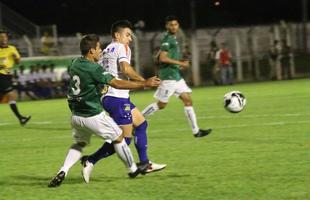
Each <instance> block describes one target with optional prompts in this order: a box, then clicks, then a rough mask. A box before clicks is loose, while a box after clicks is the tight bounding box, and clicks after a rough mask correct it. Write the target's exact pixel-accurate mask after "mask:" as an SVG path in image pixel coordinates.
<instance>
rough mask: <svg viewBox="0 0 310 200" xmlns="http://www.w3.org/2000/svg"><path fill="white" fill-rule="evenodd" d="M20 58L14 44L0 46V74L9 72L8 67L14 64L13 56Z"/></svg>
mask: <svg viewBox="0 0 310 200" xmlns="http://www.w3.org/2000/svg"><path fill="white" fill-rule="evenodd" d="M13 55H15V56H16V58H17V59H20V55H19V53H18V51H17V50H16V48H15V47H14V46H11V45H8V47H5V48H1V47H0V74H9V73H10V69H11V68H12V67H13V66H14V64H15V58H14V56H13Z"/></svg>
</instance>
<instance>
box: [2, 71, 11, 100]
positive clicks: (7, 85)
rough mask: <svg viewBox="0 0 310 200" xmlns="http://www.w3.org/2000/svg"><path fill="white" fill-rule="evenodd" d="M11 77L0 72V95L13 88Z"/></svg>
mask: <svg viewBox="0 0 310 200" xmlns="http://www.w3.org/2000/svg"><path fill="white" fill-rule="evenodd" d="M12 78H13V76H12V75H5V74H0V95H4V94H6V93H8V92H11V91H12V90H13V89H14V88H13V82H12Z"/></svg>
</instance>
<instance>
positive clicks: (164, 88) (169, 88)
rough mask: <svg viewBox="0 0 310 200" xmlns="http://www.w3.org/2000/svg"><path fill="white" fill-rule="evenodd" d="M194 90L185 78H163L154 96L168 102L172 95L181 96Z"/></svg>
mask: <svg viewBox="0 0 310 200" xmlns="http://www.w3.org/2000/svg"><path fill="white" fill-rule="evenodd" d="M191 92H192V90H191V89H190V88H189V87H188V85H187V84H186V82H185V81H184V79H181V80H179V81H176V80H163V81H161V83H160V85H159V87H158V88H157V90H156V92H155V94H154V97H155V98H156V99H157V100H159V101H161V102H163V103H168V101H169V98H170V96H171V95H173V94H174V95H175V96H176V97H179V96H180V95H181V94H182V93H191Z"/></svg>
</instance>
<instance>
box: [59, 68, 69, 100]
mask: <svg viewBox="0 0 310 200" xmlns="http://www.w3.org/2000/svg"><path fill="white" fill-rule="evenodd" d="M69 79H70V75H69V67H67V70H66V71H64V72H62V74H61V82H62V84H61V88H62V93H63V96H66V95H67V91H68V86H69Z"/></svg>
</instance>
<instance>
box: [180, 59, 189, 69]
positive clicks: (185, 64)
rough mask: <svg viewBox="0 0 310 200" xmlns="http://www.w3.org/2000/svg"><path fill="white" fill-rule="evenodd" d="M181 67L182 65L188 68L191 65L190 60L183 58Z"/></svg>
mask: <svg viewBox="0 0 310 200" xmlns="http://www.w3.org/2000/svg"><path fill="white" fill-rule="evenodd" d="M180 67H181V68H187V67H189V61H188V60H182V61H180Z"/></svg>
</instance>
